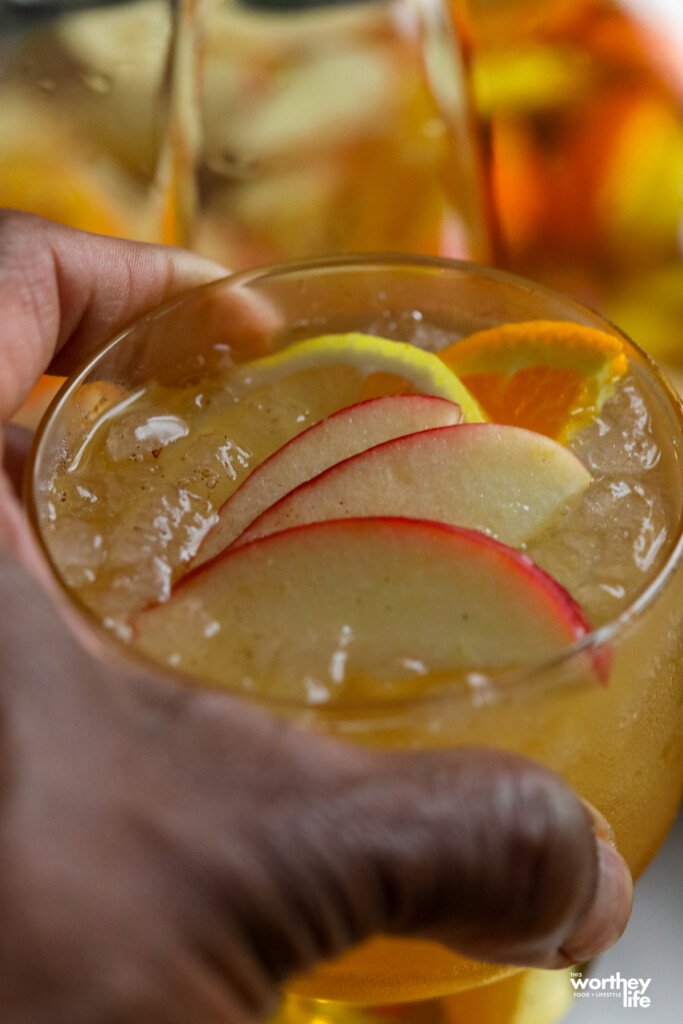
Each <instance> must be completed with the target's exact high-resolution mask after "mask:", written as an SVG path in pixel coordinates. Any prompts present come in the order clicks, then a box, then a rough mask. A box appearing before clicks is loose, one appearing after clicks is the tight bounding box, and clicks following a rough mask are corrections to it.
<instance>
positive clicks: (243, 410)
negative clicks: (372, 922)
mask: <svg viewBox="0 0 683 1024" xmlns="http://www.w3.org/2000/svg"><path fill="white" fill-rule="evenodd" d="M442 340H443V339H442ZM236 379H238V378H237V377H236V376H235V374H232V376H231V374H230V373H228V375H227V377H226V378H225V380H224V381H222V380H221V378H220V375H219V374H212V375H211V376H210V377H209V378H205V379H199V380H198V381H195V382H193V383H192V384H191V385H189V384H186V383H185V384H182V385H180V386H172V385H169V384H163V385H162V384H159V383H155V384H150V385H149V386H148V387H141V388H135V389H133V390H132V391H131V392H130V393H127V392H126V391H125V390H123V389H121V388H120V387H118V386H116V387H115V386H114V385H106V386H104V385H101V384H96V383H92V384H88V385H85V387H84V388H82V390H81V392H80V393H79V397H78V399H77V401H76V403H74V404H75V409H74V416H73V419H72V421H71V426H70V428H69V433H68V435H67V437H68V442H67V445H66V447H65V448H63V449H62V450H61V454H60V463H59V465H58V467H57V471H56V473H55V474H54V475H53V476H52V477H51V479H50V480H48V481H46V482H45V488H44V493H43V497H42V499H41V501H42V504H43V512H42V516H43V519H42V524H41V526H42V531H43V537H44V540H45V542H46V544H47V546H48V549H49V551H50V554H51V557H52V559H53V561H54V562H55V564H56V566H57V568H58V569H59V571H60V573H61V575H62V578H63V580H64V582H65V584H66V585H67V586H68V588H69V590H70V591H71V593H72V594H73V595H74V596H75V597H76V599H77V600H79V601H80V602H82V603H83V605H85V606H86V607H88V608H89V609H90V610H91V613H92V614H94V615H95V617H96V618H97V619H99V620H100V621H101V622H103V623H104V624H105V625H106V626H107V627H108V628H109V629H113V630H114V631H115V632H116V633H117V634H118V635H119V636H120V637H122V638H123V639H124V640H125V639H129V638H130V635H129V632H127V629H126V621H127V620H126V615H127V614H128V613H130V612H134V611H135V610H136V609H138V608H140V607H144V606H145V605H146V604H148V603H149V602H150V601H153V600H155V599H158V598H159V597H163V593H164V590H163V588H164V587H165V586H167V584H168V580H169V578H172V577H173V575H174V573H176V571H177V569H178V567H179V562H180V561H182V559H183V558H185V559H187V557H188V556H190V555H191V552H190V550H189V549H188V548H187V545H188V544H193V543H197V542H198V541H197V537H198V530H201V528H202V527H201V523H202V517H203V521H204V523H205V525H206V524H208V523H210V522H211V518H210V516H211V512H212V508H215V507H218V506H220V504H221V503H222V501H223V500H225V498H226V496H227V494H229V493H230V492H231V491H232V490H234V488H235V487H236V486H237V485H238V483H239V481H240V479H241V478H243V477H244V476H245V475H246V474H247V473H248V471H249V470H250V469H251V468H253V465H255V464H258V462H259V461H261V460H262V459H263V458H264V457H266V455H267V454H268V451H269V450H272V448H273V447H277V446H279V444H280V443H282V441H284V440H285V439H286V438H287V437H289V436H292V431H294V432H298V430H301V429H303V427H304V426H305V425H306V423H307V422H308V421H309V418H310V417H311V416H312V417H313V419H316V418H318V417H319V416H320V414H321V410H320V409H319V408H318V405H319V404H320V402H321V401H322V400H323V398H321V395H322V394H323V390H324V389H321V388H320V387H319V386H318V387H317V388H316V390H315V394H311V395H309V396H308V398H307V399H306V400H305V401H304V404H303V405H301V406H299V405H293V404H292V402H291V401H290V393H289V391H287V392H286V395H285V398H286V400H285V401H280V403H279V404H278V397H279V396H280V391H278V389H277V387H276V389H275V390H274V392H273V393H272V394H271V395H270V397H269V399H268V403H269V404H268V405H264V401H265V396H264V395H263V394H259V393H257V394H256V395H255V396H254V398H253V401H251V400H250V395H249V393H248V392H247V393H245V394H244V395H240V396H239V401H237V402H235V400H234V391H231V390H230V389H231V387H232V388H234V387H235V386H236V385H235V384H234V381H235V380H236ZM231 382H233V383H231ZM278 387H280V389H282V388H283V387H284V385H278ZM297 393H299V392H297ZM280 397H281V396H280ZM326 397H327V399H329V398H330V396H329V394H328V395H327V396H326ZM333 397H334V396H332V399H333ZM306 403H307V404H306ZM316 403H317V404H316ZM330 411H332V409H327V412H330ZM102 412H104V415H103V416H102V419H101V421H100V424H99V426H98V425H97V423H98V420H97V416H98V414H99V413H102ZM264 413H266V415H264ZM323 414H324V413H323ZM255 415H256V418H254V417H255ZM287 417H289V418H287ZM79 420H80V423H81V426H80V427H79ZM255 423H256V424H260V425H261V429H260V432H257V433H255V432H254V424H255ZM264 424H265V426H264ZM270 424H274V429H275V431H276V433H275V435H273V436H271V435H270V434H269V433H268V430H269V429H270V426H269V425H270ZM82 431H85V433H82ZM278 431H279V433H278ZM679 433H680V429H679V426H678V424H677V423H676V422H675V419H674V418H673V414H672V412H671V410H668V409H667V408H666V405H665V404H664V403H663V402H662V396H661V393H660V394H658V392H657V389H656V387H655V388H653V386H652V383H651V381H650V378H649V373H648V370H647V368H646V367H645V366H644V365H642V363H641V362H640V361H638V360H637V359H634V361H633V363H632V366H631V372H630V373H629V375H628V376H627V377H626V378H625V379H624V380H623V381H622V382H620V384H619V385H618V387H617V389H616V391H615V394H614V396H613V398H612V399H610V401H609V403H608V405H607V406H606V407H605V409H604V410H603V414H602V416H601V422H600V424H591V425H590V426H589V427H587V428H585V429H584V431H582V432H581V433H580V435H577V439H576V442H575V444H576V450H577V453H578V454H579V456H580V457H581V458H583V459H584V460H585V461H586V464H587V465H588V466H589V467H590V469H591V472H592V473H593V474H594V476H595V478H596V482H595V483H594V485H593V486H592V487H591V489H590V494H589V496H588V497H586V499H584V501H583V502H582V504H581V506H579V507H578V508H577V509H576V510H575V511H574V512H573V513H572V514H571V515H570V516H568V517H566V518H565V519H564V520H563V522H562V523H561V524H560V525H558V527H557V530H556V531H555V533H554V534H552V535H549V536H546V537H545V538H544V539H543V540H542V541H539V542H538V543H537V544H536V545H535V547H534V549H533V550H532V551H531V554H532V555H533V557H534V558H535V559H536V560H537V561H538V562H539V564H541V565H542V566H545V567H549V568H551V571H553V573H554V574H555V575H556V577H557V578H558V579H559V581H560V582H561V583H562V584H563V585H565V586H567V588H568V589H569V590H570V592H573V593H574V594H575V596H578V597H580V600H581V603H582V604H583V606H584V608H585V609H586V611H587V613H588V614H589V616H590V618H591V619H592V621H593V622H594V624H600V623H601V622H605V621H609V620H610V619H611V618H614V616H616V615H618V614H619V613H621V612H623V611H624V610H625V609H626V608H628V606H629V605H630V604H631V603H632V601H633V599H634V597H635V595H637V594H638V593H641V592H643V590H644V589H647V587H648V586H650V585H651V584H652V583H653V581H654V579H655V578H656V575H657V572H658V571H659V569H661V567H662V565H663V560H665V559H666V558H667V556H668V554H669V553H670V551H671V545H672V543H673V542H674V540H675V537H676V531H677V529H678V521H679V518H680V514H681V507H682V504H683V495H682V493H681V480H680V465H679V462H678V456H677V453H676V446H675V445H674V444H672V436H674V435H676V434H679ZM264 445H265V447H264ZM231 454H232V455H239V458H238V459H237V460H235V459H233V458H231ZM615 523H618V524H619V526H618V528H617V527H616V526H615ZM164 560H165V561H166V568H165V569H164V571H162V572H160V571H159V568H160V564H161V563H162V562H163V561H164ZM586 567H588V570H589V571H588V572H586ZM682 599H683V574H682V573H680V572H678V573H677V574H676V575H675V576H674V577H673V579H672V580H671V583H670V585H669V586H668V587H667V588H666V589H665V590H664V591H663V593H662V594H661V595H660V597H659V599H658V600H657V601H656V602H654V603H653V604H652V605H651V606H650V607H648V608H647V610H646V611H644V612H643V614H642V615H632V616H630V620H629V625H628V626H625V627H624V628H623V629H622V630H621V631H620V633H619V635H618V636H617V637H616V639H615V640H614V643H613V645H612V648H613V650H612V657H613V663H612V669H611V672H610V677H609V683H608V685H607V686H599V685H596V683H595V680H594V678H593V673H592V669H591V667H590V662H589V661H587V660H585V659H580V658H579V659H576V660H575V661H574V662H572V663H570V664H566V665H564V666H561V667H560V668H558V669H550V670H548V671H547V672H545V673H543V674H542V675H539V676H538V677H536V678H534V679H533V680H523V681H522V682H521V684H520V686H521V691H520V693H519V699H517V698H516V697H515V695H514V694H509V695H508V697H507V698H505V697H503V695H501V694H499V695H498V696H497V697H496V699H494V700H492V701H491V702H488V701H487V700H486V694H483V695H482V697H481V699H479V698H478V696H477V694H472V695H467V694H466V695H464V699H463V695H462V694H461V695H460V699H458V698H457V696H454V699H453V701H452V703H451V702H448V703H444V702H439V703H438V704H436V705H431V704H427V705H423V706H419V705H418V706H417V707H414V706H412V705H411V702H410V701H408V702H407V705H406V710H405V714H402V713H400V711H399V712H396V711H395V710H392V712H391V714H390V716H389V717H388V718H387V719H385V718H384V716H383V714H382V712H381V710H380V711H379V712H378V713H377V714H376V715H374V716H369V717H363V718H359V717H357V716H355V715H354V712H353V711H348V710H347V709H346V708H345V707H344V706H343V705H339V706H338V708H335V706H334V703H331V704H330V705H328V706H327V708H322V709H318V708H317V707H316V708H315V718H316V724H317V726H318V727H319V728H320V729H323V730H329V731H330V732H331V733H333V734H336V735H339V736H342V737H348V738H349V739H352V740H354V741H355V742H362V743H366V744H371V745H373V746H380V747H394V748H398V749H405V748H415V747H421V748H425V749H426V748H449V747H453V746H456V745H463V744H472V743H474V744H482V745H495V746H496V747H498V748H500V747H502V748H505V749H508V750H512V751H517V752H520V753H522V754H526V755H528V756H531V757H534V758H537V759H538V760H540V761H542V762H544V763H546V764H548V765H550V766H551V767H553V768H554V769H556V770H557V771H558V772H560V773H561V774H562V775H563V776H564V777H565V778H566V779H567V780H568V781H569V782H570V783H571V784H572V785H573V786H574V787H575V788H576V789H577V790H578V792H579V793H581V794H582V795H583V796H585V797H586V798H587V799H589V800H590V801H591V802H593V803H594V804H595V805H596V806H598V807H599V808H600V809H601V810H602V811H603V813H604V814H605V815H606V816H607V818H608V819H609V821H610V822H611V823H612V825H613V827H614V829H615V832H616V835H617V839H618V843H619V847H620V849H621V851H622V852H623V854H624V856H625V857H626V859H627V860H628V862H629V864H630V866H631V868H632V870H633V872H634V874H635V875H636V876H637V875H638V874H640V872H641V871H642V870H643V869H644V867H645V866H646V864H647V863H648V861H649V860H650V859H651V857H652V856H653V855H654V853H655V851H656V850H657V848H658V847H659V845H660V844H661V842H662V840H663V838H664V835H665V834H666V831H667V830H668V828H669V826H670V824H671V821H672V819H673V816H674V814H675V810H676V806H677V803H678V799H679V796H680V789H681V784H682V782H683V744H681V738H682V733H683V723H682V722H681V714H680V707H681V702H680V664H681V659H683V628H682V626H681V620H680V602H681V600H682ZM531 687H532V688H533V689H532V692H531V693H530V692H528V690H529V688H531ZM522 691H523V692H522ZM313 713H314V710H313V709H311V712H310V714H313ZM626 775H628V777H629V784H628V785H627V786H625V784H624V778H625V776H626ZM507 973H509V972H508V971H507V970H506V969H505V968H498V967H492V966H491V965H487V964H482V963H475V962H473V961H470V960H465V959H463V958H460V957H457V956H456V955H455V954H453V953H452V952H450V951H448V950H447V949H445V948H444V947H440V946H438V945H436V944H434V943H429V942H415V941H410V942H408V941H404V940H398V939H385V938H380V939H375V940H372V941H371V942H369V943H366V944H365V945H364V946H363V947H361V948H359V949H357V950H355V951H352V952H351V953H349V954H347V955H345V956H343V957H342V958H341V959H339V960H338V961H336V962H334V963H332V964H328V965H325V966H323V967H322V968H320V969H318V970H316V971H315V972H314V973H312V974H311V975H309V976H306V977H302V978H299V979H296V980H295V981H294V982H293V983H292V985H291V986H290V987H289V992H290V994H291V998H290V1001H289V1002H288V1003H287V1004H286V1005H287V1006H289V1008H290V1010H291V1011H292V1013H294V1010H295V1009H296V1007H298V1009H299V1010H300V1009H301V1005H300V1004H299V1003H296V1000H295V1001H294V1002H292V1000H294V997H297V998H299V999H301V998H303V999H309V1000H311V999H312V1000H325V1001H332V1002H334V1003H336V1004H349V1005H351V1006H363V1005H364V1006H371V1007H372V1006H384V1005H386V1004H397V1003H407V1002H411V1001H419V1000H435V999H439V998H440V997H450V996H452V995H453V993H457V992H458V991H463V990H468V989H473V988H474V987H476V986H478V985H481V984H484V983H486V982H491V981H493V980H494V979H496V978H500V977H502V976H504V975H505V974H507ZM525 977H527V978H533V977H535V975H529V976H526V975H525ZM515 984H516V983H514V982H513V981H512V980H510V981H509V982H506V983H505V985H506V987H504V988H502V989H501V990H500V997H501V998H502V997H503V995H504V994H505V992H507V991H508V989H509V988H515ZM519 984H520V985H521V982H519ZM529 984H530V982H529ZM539 984H541V982H540V981H539ZM496 991H497V990H496ZM515 991H516V992H517V996H519V998H522V995H523V991H524V990H523V989H520V990H519V991H518V990H517V989H516V988H515ZM520 992H521V993H522V995H520ZM517 996H515V998H517ZM464 998H465V997H464V996H463V999H464ZM472 998H473V997H472ZM496 998H497V996H496V995H495V993H494V991H493V990H489V989H488V988H487V990H486V993H485V995H483V996H482V1000H483V1002H485V1001H486V999H488V1000H491V999H493V1000H494V1002H495V999H496ZM283 1012H284V1010H283ZM297 1012H298V1011H297ZM472 1019H473V1020H476V1019H477V1018H476V1017H473V1018H472ZM481 1019H482V1020H484V1019H485V1018H484V1017H482V1018H481ZM502 1019H503V1020H504V1017H503V1018H502ZM541 1019H543V1018H541Z"/></svg>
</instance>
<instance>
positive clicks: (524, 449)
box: [235, 423, 591, 547]
mask: <svg viewBox="0 0 683 1024" xmlns="http://www.w3.org/2000/svg"><path fill="white" fill-rule="evenodd" d="M590 482H591V475H590V473H589V472H588V470H587V469H586V468H585V466H583V465H582V463H581V462H580V461H579V459H578V458H577V457H576V456H575V455H574V454H573V452H571V451H570V450H569V449H568V448H565V447H564V445H561V444H558V443H557V442H556V441H552V440H551V439H550V438H548V437H545V436H544V435H542V434H537V433H535V432H534V431H531V430H525V429H524V428H522V427H512V426H500V425H498V424H494V423H463V424H461V425H459V426H452V427H439V428H435V429H432V430H425V431H421V432H420V433H419V434H410V435H408V436H406V437H400V438H397V439H395V440H392V441H387V442H385V443H384V444H381V445H377V446H376V447H374V448H370V449H368V450H367V451H364V452H361V453H360V454H358V455H355V456H353V457H352V458H349V459H345V460H344V461H343V462H339V463H337V464H336V465H334V466H332V467H331V468H330V469H327V470H325V472H323V473H320V474H319V475H318V476H316V477H314V478H313V479H312V480H309V481H308V482H307V483H305V484H302V485H301V486H299V487H297V488H296V489H295V490H293V491H290V492H289V493H288V494H286V495H285V496H284V497H282V498H281V499H280V500H279V501H277V502H276V503H275V504H274V505H272V506H271V508H269V509H267V510H266V511H265V512H264V513H262V514H261V515H260V516H259V517H258V519H256V520H255V521H254V522H253V523H252V524H251V525H250V526H249V527H248V528H247V529H246V530H245V531H244V533H243V534H241V535H240V537H239V538H238V539H237V540H236V541H235V545H241V544H245V543H248V542H249V541H252V540H255V539H256V538H257V537H265V536H267V535H268V534H270V533H275V532H276V531H278V530H285V529H288V528H289V527H292V526H301V525H303V524H305V523H312V522H319V521H322V520H327V519H341V518H346V517H356V516H384V515H390V516H406V517H409V518H414V519H434V520H438V521H440V522H445V523H450V524H451V525H454V526H465V527H469V528H471V529H476V530H481V531H483V532H484V533H486V534H488V535H490V536H492V537H495V538H497V539H498V540H500V541H503V542H504V543H505V544H510V545H511V546H512V547H520V546H522V545H523V544H525V543H528V542H529V541H530V540H532V539H533V538H534V537H537V536H539V534H540V533H542V532H543V531H544V530H546V529H547V528H548V527H549V526H551V525H552V524H553V523H554V522H555V521H556V520H557V519H559V517H560V516H561V515H562V513H563V512H564V511H565V510H569V509H570V508H571V507H572V506H573V505H575V504H576V503H577V502H578V500H579V498H580V497H581V495H582V494H583V492H584V491H585V489H586V487H587V486H588V485H589V483H590Z"/></svg>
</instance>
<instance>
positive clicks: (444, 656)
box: [133, 518, 589, 702]
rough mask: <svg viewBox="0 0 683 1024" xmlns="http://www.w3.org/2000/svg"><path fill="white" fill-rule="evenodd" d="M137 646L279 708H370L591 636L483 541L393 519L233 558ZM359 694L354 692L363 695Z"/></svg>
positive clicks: (184, 589) (557, 592) (524, 569)
mask: <svg viewBox="0 0 683 1024" xmlns="http://www.w3.org/2000/svg"><path fill="white" fill-rule="evenodd" d="M133 627H134V643H135V644H136V646H137V647H138V649H140V650H141V651H142V652H143V653H145V654H147V655H149V656H150V657H152V658H154V659H155V660H157V661H160V662H162V663H165V664H168V665H171V666H173V667H175V668H177V669H179V670H181V671H182V672H185V673H188V674H190V675H193V676H195V677H197V678H199V679H202V680H205V681H208V682H210V683H213V684H216V685H219V686H227V687H230V688H234V689H244V690H252V689H253V690H254V691H255V692H258V693H260V694H261V695H269V694H270V695H272V696H273V697H276V698H278V699H282V700H287V699H305V700H308V701H313V702H316V701H326V700H332V699H334V700H343V699H344V687H345V686H346V684H347V683H350V684H351V686H352V690H353V688H354V686H355V687H356V688H357V687H358V684H359V682H361V683H362V687H361V689H362V693H363V694H364V695H365V696H366V697H373V696H382V697H383V698H386V697H390V696H391V694H392V687H394V686H397V687H399V688H400V687H401V686H403V687H405V684H406V681H408V682H414V683H415V686H416V692H421V691H422V690H424V689H425V688H426V687H428V685H429V683H428V677H430V676H431V677H432V678H434V677H435V675H434V674H436V677H437V678H439V680H440V681H441V682H443V681H444V677H445V678H446V679H449V680H450V679H453V678H455V677H457V676H458V675H459V674H460V675H462V674H463V673H467V672H470V671H478V672H492V671H501V670H506V669H514V668H516V667H520V666H523V665H526V664H529V663H533V662H537V661H539V660H542V659H544V658H547V657H549V656H551V655H553V654H555V653H557V652H559V651H560V650H561V649H562V648H563V647H565V646H566V645H567V644H570V643H572V641H574V640H577V639H578V638H580V637H582V636H584V635H585V634H586V632H587V631H588V629H589V626H588V623H587V622H586V620H585V618H584V616H583V613H582V612H581V610H580V608H579V607H578V605H576V603H575V602H574V601H573V599H572V598H571V597H570V596H569V594H567V592H566V591H565V590H564V589H563V588H562V587H560V586H559V584H557V583H556V582H555V581H554V580H553V579H551V577H549V576H548V575H547V574H546V573H544V572H543V571H542V570H540V569H538V568H537V567H536V566H535V565H534V564H533V563H532V562H531V560H530V559H529V558H528V557H527V556H526V555H523V554H520V553H519V552H517V551H514V550H513V549H511V548H508V547H506V546H504V545H502V544H500V543H498V542H497V541H494V540H492V539H491V538H488V537H485V536H484V535H483V534H480V533H477V532H475V531H471V530H464V529H459V528H456V527H451V526H446V525H444V524H441V523H433V522H425V521H420V520H407V519H398V518H396V519H394V518H376V519H372V518H363V519H344V520H335V521H332V522H326V523H314V524H310V525H308V526H303V527H300V528H297V529H293V530H287V531H284V532H281V533H277V534H273V535H271V536H270V537H266V538H263V539H261V540H258V541H255V542H254V543H252V544H249V545H246V546H245V547H242V548H232V549H230V550H228V551H227V552H225V553H224V554H223V555H221V556H220V557H218V558H215V559H214V560H213V561H211V562H208V563H206V564H205V565H203V566H201V567H200V568H198V569H196V570H195V571H194V572H191V573H189V574H188V575H187V576H186V577H185V578H184V579H183V580H182V581H181V582H180V583H178V584H176V586H175V587H174V588H173V591H172V593H171V597H170V598H169V600H168V601H166V602H165V603H163V604H158V605H155V606H153V607H150V608H148V609H146V610H145V611H144V612H142V613H141V614H139V615H138V616H136V618H135V619H134V621H133ZM356 692H358V690H357V689H356Z"/></svg>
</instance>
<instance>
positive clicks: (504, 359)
mask: <svg viewBox="0 0 683 1024" xmlns="http://www.w3.org/2000/svg"><path fill="white" fill-rule="evenodd" d="M439 357H440V358H441V359H442V360H443V362H444V363H445V365H446V366H448V367H449V368H450V369H451V370H453V371H454V372H455V373H457V375H458V377H459V378H460V380H461V381H462V383H463V385H464V386H466V387H467V388H468V390H469V391H471V392H472V394H473V396H474V398H475V400H476V401H478V402H479V404H480V406H481V408H482V409H483V410H484V413H485V416H486V418H487V419H490V420H492V421H493V422H494V423H506V424H512V425H513V426H517V427H526V428H527V429H529V430H534V431H536V432H537V433H539V434H546V435H547V436H548V437H552V438H554V439H555V440H556V441H566V440H567V438H569V437H571V435H572V434H573V433H576V431H577V430H580V429H581V428H582V427H584V426H586V425H587V424H588V423H590V422H592V420H593V419H594V418H595V417H596V416H597V415H598V413H599V412H600V410H601V409H602V407H603V405H604V404H605V401H606V400H607V399H608V398H609V397H610V395H611V394H612V393H613V391H614V383H615V381H616V380H618V379H619V377H621V376H623V374H624V373H625V372H626V370H627V367H628V359H627V357H626V352H625V351H624V346H623V344H622V342H621V341H620V340H619V338H616V337H615V336H614V335H611V334H606V333H605V332H604V331H599V330H596V329H595V328H592V327H584V326H582V325H581V324H575V323H569V322H564V321H561V322H554V321H550V320H536V321H530V322H527V323H513V324H502V325H501V326H500V327H493V328H491V329H490V330H486V331H479V332H477V333H476V334H472V335H471V336H470V337H468V338H463V340H462V341H458V342H456V343H455V344H454V345H451V346H450V347H449V348H447V349H444V350H443V351H442V352H440V353H439Z"/></svg>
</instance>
